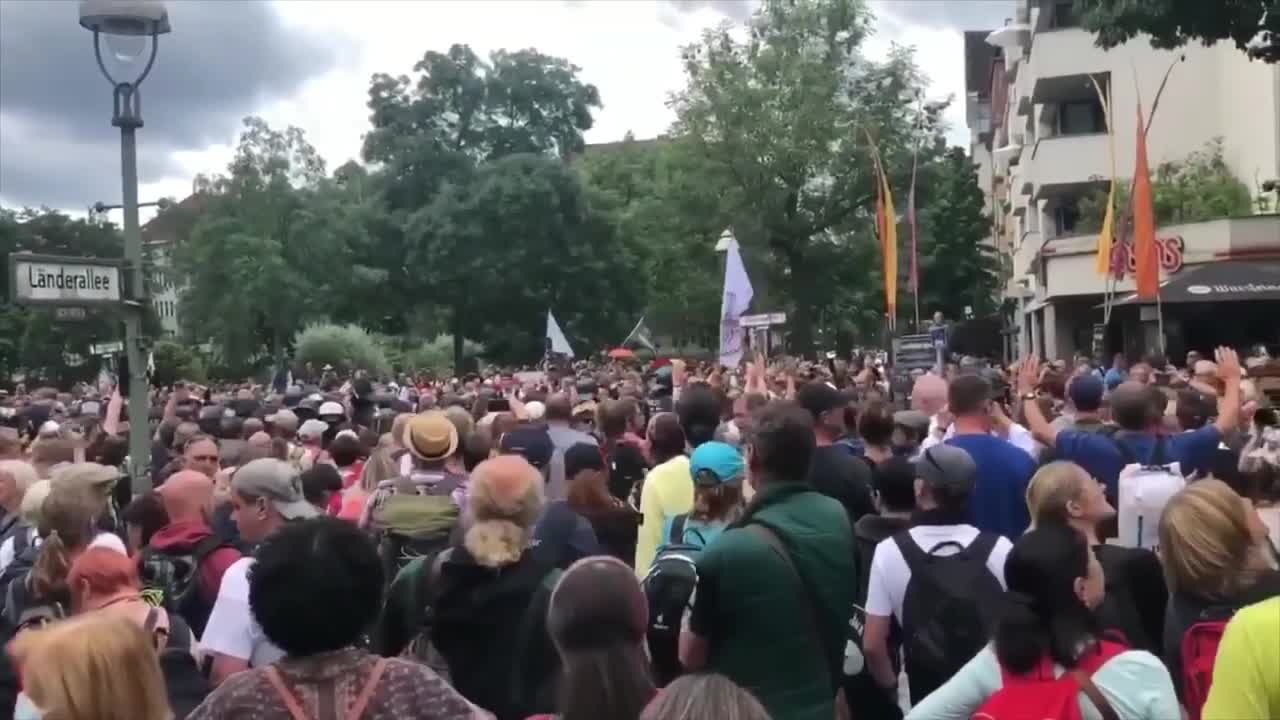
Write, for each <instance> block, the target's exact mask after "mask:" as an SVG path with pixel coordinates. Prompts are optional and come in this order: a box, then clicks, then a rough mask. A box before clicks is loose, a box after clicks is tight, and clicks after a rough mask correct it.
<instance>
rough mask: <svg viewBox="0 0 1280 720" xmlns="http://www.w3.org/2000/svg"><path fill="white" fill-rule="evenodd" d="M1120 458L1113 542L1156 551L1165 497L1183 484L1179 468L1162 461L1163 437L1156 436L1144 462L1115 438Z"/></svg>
mask: <svg viewBox="0 0 1280 720" xmlns="http://www.w3.org/2000/svg"><path fill="white" fill-rule="evenodd" d="M1116 447H1118V448H1119V450H1120V454H1121V455H1122V456H1123V457H1124V460H1125V465H1124V467H1123V468H1121V469H1120V476H1119V480H1118V482H1117V495H1118V503H1117V507H1116V512H1117V514H1118V518H1117V520H1118V525H1119V535H1118V537H1116V539H1115V541H1114V544H1116V545H1120V546H1122V547H1132V548H1143V549H1146V550H1152V551H1154V550H1156V549H1157V547H1158V546H1159V544H1160V539H1159V533H1158V528H1159V526H1160V514H1161V513H1162V512H1164V506H1165V505H1166V504H1168V502H1169V498H1171V497H1173V496H1174V495H1175V494H1177V493H1178V492H1180V491H1181V490H1182V489H1183V488H1185V487H1186V486H1187V480H1186V478H1185V477H1184V476H1183V474H1182V467H1181V465H1180V464H1179V463H1177V462H1171V463H1166V462H1164V450H1165V438H1163V437H1160V438H1156V446H1155V449H1154V450H1153V451H1152V453H1151V458H1150V460H1149V461H1148V462H1145V463H1144V462H1140V461H1139V460H1138V459H1137V458H1136V457H1134V456H1133V453H1132V451H1130V450H1129V448H1128V447H1127V446H1125V444H1124V443H1123V442H1121V441H1119V440H1117V441H1116Z"/></svg>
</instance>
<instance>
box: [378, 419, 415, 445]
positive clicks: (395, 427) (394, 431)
mask: <svg viewBox="0 0 1280 720" xmlns="http://www.w3.org/2000/svg"><path fill="white" fill-rule="evenodd" d="M412 419H413V413H400V414H399V415H396V418H395V420H392V421H391V433H390V434H391V443H392V447H397V448H401V447H404V428H405V426H406V425H408V424H409V421H410V420H412ZM383 437H386V436H385V435H384V436H383Z"/></svg>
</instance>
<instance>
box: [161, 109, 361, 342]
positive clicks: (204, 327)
mask: <svg viewBox="0 0 1280 720" xmlns="http://www.w3.org/2000/svg"><path fill="white" fill-rule="evenodd" d="M227 170H228V172H227V174H226V175H224V176H221V177H217V178H213V179H212V180H211V181H209V182H208V183H207V185H206V189H205V192H206V193H207V195H208V201H207V203H206V205H205V208H204V211H203V213H202V214H201V216H200V218H199V220H198V221H197V222H196V224H195V227H194V229H193V230H192V231H191V234H190V236H189V237H187V238H185V239H183V240H181V241H180V242H179V243H178V244H177V246H176V248H175V250H174V265H175V267H176V268H177V270H178V272H179V274H180V276H181V278H182V279H183V280H184V281H185V291H184V293H183V295H182V299H181V304H182V314H183V318H184V324H185V326H186V327H185V328H184V330H185V331H186V332H187V333H188V335H189V336H190V339H192V340H204V339H212V340H214V341H215V342H216V343H217V345H218V346H219V349H220V354H221V357H222V362H223V363H225V364H228V365H239V364H243V363H244V362H246V361H250V360H252V359H254V358H257V357H260V356H263V355H264V354H267V353H271V354H274V355H275V356H276V357H277V358H279V357H281V356H282V355H283V353H284V351H285V343H286V341H287V340H288V338H290V337H291V336H292V335H293V334H294V332H295V331H296V330H297V329H298V328H300V327H302V326H303V324H304V323H305V322H306V321H307V320H310V319H318V318H320V317H323V316H324V314H325V311H326V309H327V308H326V307H325V306H324V303H325V302H326V301H329V300H331V299H332V298H333V295H332V293H330V292H329V289H330V286H331V284H332V283H333V282H334V278H335V276H339V275H341V273H337V272H335V268H337V267H341V266H338V265H335V264H333V261H334V260H335V259H337V258H340V257H341V253H340V249H341V248H340V245H339V243H338V242H337V241H336V240H335V235H334V234H333V233H327V232H325V233H314V232H313V231H314V230H315V229H316V225H315V223H313V222H308V219H309V216H308V215H306V214H305V212H306V209H307V204H308V202H310V201H311V199H312V197H311V196H312V194H313V193H314V192H315V191H316V188H317V186H319V185H320V183H321V182H322V180H323V178H324V160H323V159H321V158H320V156H319V155H318V154H317V153H316V151H315V148H314V147H312V146H311V144H310V143H308V142H307V140H306V138H305V136H304V134H303V132H302V130H300V129H298V128H296V127H290V128H288V129H286V130H284V131H278V130H273V129H272V128H271V127H270V126H268V125H267V123H266V122H264V121H263V120H262V119H261V118H256V117H250V118H247V119H246V120H245V129H244V132H242V133H241V135H240V143H239V145H238V147H237V149H236V154H235V157H234V158H233V160H232V161H231V164H230V165H229V166H228V169H227Z"/></svg>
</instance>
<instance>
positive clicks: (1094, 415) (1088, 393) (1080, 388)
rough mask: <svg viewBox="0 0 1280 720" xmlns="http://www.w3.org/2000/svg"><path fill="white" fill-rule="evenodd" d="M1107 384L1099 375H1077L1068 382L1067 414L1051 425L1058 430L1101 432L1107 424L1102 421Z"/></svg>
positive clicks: (1056, 419)
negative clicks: (1103, 400) (1103, 398)
mask: <svg viewBox="0 0 1280 720" xmlns="http://www.w3.org/2000/svg"><path fill="white" fill-rule="evenodd" d="M1105 393H1106V383H1104V382H1103V380H1102V378H1100V377H1098V376H1097V375H1076V376H1075V377H1072V378H1071V379H1070V380H1068V381H1067V412H1064V413H1063V414H1062V415H1059V416H1058V417H1056V418H1054V420H1053V422H1052V423H1050V425H1052V426H1053V427H1055V428H1057V429H1058V430H1079V431H1081V432H1089V433H1096V432H1101V431H1102V429H1103V428H1104V427H1106V423H1105V422H1104V421H1103V419H1102V397H1103V395H1104V394H1105Z"/></svg>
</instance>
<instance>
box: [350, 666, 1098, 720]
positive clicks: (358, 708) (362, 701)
mask: <svg viewBox="0 0 1280 720" xmlns="http://www.w3.org/2000/svg"><path fill="white" fill-rule="evenodd" d="M386 669H387V659H386V658H378V662H377V663H376V664H375V665H374V666H373V672H371V673H369V679H368V680H365V681H364V687H363V688H361V689H360V694H359V695H358V696H357V697H356V701H355V702H354V703H353V704H352V705H351V709H350V710H348V711H347V717H346V720H360V716H361V715H363V714H364V709H365V707H366V706H367V705H368V704H369V699H370V698H372V697H373V691H374V690H376V689H377V688H378V681H379V680H381V679H382V672H383V671H384V670H386ZM1103 720H1115V719H1114V718H1105V717H1104V718H1103Z"/></svg>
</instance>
